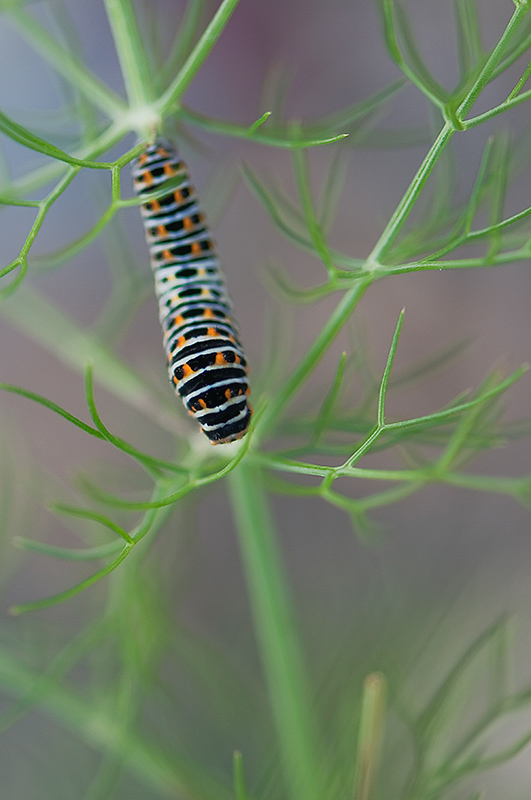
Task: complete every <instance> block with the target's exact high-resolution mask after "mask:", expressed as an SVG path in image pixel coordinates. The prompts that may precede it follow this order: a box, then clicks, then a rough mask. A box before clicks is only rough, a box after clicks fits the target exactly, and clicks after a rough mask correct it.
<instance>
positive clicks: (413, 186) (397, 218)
mask: <svg viewBox="0 0 531 800" xmlns="http://www.w3.org/2000/svg"><path fill="white" fill-rule="evenodd" d="M454 133H455V129H454V128H453V126H452V125H451V124H450V123H449V122H447V123H446V124H445V125H444V126H443V128H442V129H441V132H440V133H439V135H438V136H437V138H436V140H435V142H434V143H433V145H432V146H431V148H430V150H429V152H428V154H427V155H426V158H425V159H424V161H423V162H422V164H421V165H420V167H419V169H418V171H417V174H416V175H415V177H414V178H413V180H412V182H411V183H410V185H409V187H408V189H407V191H406V193H405V194H404V196H403V197H402V199H401V201H400V203H399V204H398V206H397V208H396V211H395V212H394V214H393V216H392V217H391V219H390V220H389V222H388V223H387V225H386V227H385V229H384V231H383V233H382V234H381V236H380V238H379V239H378V241H377V242H376V244H375V246H374V248H373V250H372V253H371V254H370V255H369V257H368V258H367V268H370V266H371V263H372V265H373V269H374V270H377V269H378V266H379V265H378V262H379V261H380V259H381V258H382V256H383V255H384V254H385V253H386V251H387V250H389V248H390V246H391V245H392V243H393V242H394V241H395V239H396V237H397V236H398V234H399V233H400V231H401V229H402V227H403V225H404V223H405V222H406V220H407V218H408V216H409V214H410V212H411V209H412V208H413V206H414V205H415V203H416V202H417V200H418V197H419V195H420V193H421V191H422V189H423V188H424V185H425V183H426V181H427V180H428V178H429V177H430V175H431V173H432V170H433V168H434V166H435V164H436V163H437V160H438V159H439V157H440V155H441V153H442V151H443V149H444V148H445V147H446V145H447V144H448V142H449V141H450V139H451V137H452V136H453V134H454Z"/></svg>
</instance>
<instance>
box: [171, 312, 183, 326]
mask: <svg viewBox="0 0 531 800" xmlns="http://www.w3.org/2000/svg"><path fill="white" fill-rule="evenodd" d="M183 322H184V319H183V318H182V317H181V315H180V314H177V316H176V317H175V318H174V320H173V324H174V325H182V324H183Z"/></svg>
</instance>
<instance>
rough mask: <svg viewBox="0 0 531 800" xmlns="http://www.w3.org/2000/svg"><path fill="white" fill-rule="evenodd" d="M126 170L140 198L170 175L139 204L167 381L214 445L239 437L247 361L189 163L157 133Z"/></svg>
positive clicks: (246, 409)
mask: <svg viewBox="0 0 531 800" xmlns="http://www.w3.org/2000/svg"><path fill="white" fill-rule="evenodd" d="M132 173H133V184H134V189H135V192H136V194H137V195H138V196H139V197H142V195H144V194H148V193H153V192H154V191H156V190H159V189H163V188H164V184H165V183H167V182H170V181H171V187H170V188H168V192H167V194H164V195H163V196H162V197H158V198H157V199H155V200H153V199H151V200H146V201H145V202H143V203H141V205H140V211H141V213H142V218H143V223H144V231H145V235H146V242H147V245H148V248H149V254H150V261H151V267H152V270H153V274H154V278H155V293H156V296H157V299H158V304H159V319H160V323H161V325H162V330H163V341H164V349H165V351H166V356H167V360H168V375H169V379H170V383H171V384H172V386H173V388H174V390H175V393H176V394H177V395H179V396H180V397H181V399H182V401H183V403H184V406H185V408H186V409H187V410H188V412H189V413H190V414H191V415H192V416H193V417H195V419H196V420H197V422H198V423H199V425H200V426H201V429H202V430H203V432H204V433H205V434H206V436H207V437H208V439H210V441H211V443H212V444H227V443H228V442H233V441H235V440H236V439H241V438H242V436H245V434H246V432H247V429H248V427H249V422H250V419H251V414H252V409H251V407H250V406H249V403H248V401H247V397H248V395H249V392H250V389H249V383H248V380H247V362H246V360H245V356H244V353H243V349H242V346H241V343H240V340H239V333H238V328H237V326H236V323H235V321H234V319H233V317H232V303H231V300H230V298H229V295H228V293H227V289H226V287H225V280H224V277H223V274H222V272H221V270H220V267H219V264H218V259H217V256H216V253H215V250H214V244H213V242H212V239H211V235H210V231H209V229H208V225H207V222H206V219H205V217H204V215H203V213H202V212H201V210H200V208H199V206H198V203H197V198H196V194H195V190H194V188H193V186H192V185H191V183H190V179H189V176H188V168H187V166H186V164H185V163H184V161H183V160H182V159H181V157H180V155H179V153H178V151H177V149H176V148H175V147H174V146H173V145H172V144H171V143H170V142H168V141H166V140H164V139H160V138H159V139H156V140H155V142H154V143H153V144H149V145H148V146H147V147H146V148H145V149H144V151H143V152H142V153H141V154H140V156H138V158H136V159H135V160H134V161H133V164H132Z"/></svg>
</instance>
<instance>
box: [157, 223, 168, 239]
mask: <svg viewBox="0 0 531 800" xmlns="http://www.w3.org/2000/svg"><path fill="white" fill-rule="evenodd" d="M157 233H158V235H159V236H166V225H157Z"/></svg>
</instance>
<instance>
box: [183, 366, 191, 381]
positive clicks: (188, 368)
mask: <svg viewBox="0 0 531 800" xmlns="http://www.w3.org/2000/svg"><path fill="white" fill-rule="evenodd" d="M182 371H183V378H188V377H189V376H190V375H193V374H194V371H193V369H192V367H191V366H190V364H183V365H182Z"/></svg>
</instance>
